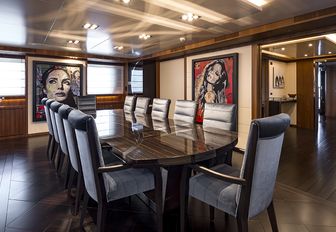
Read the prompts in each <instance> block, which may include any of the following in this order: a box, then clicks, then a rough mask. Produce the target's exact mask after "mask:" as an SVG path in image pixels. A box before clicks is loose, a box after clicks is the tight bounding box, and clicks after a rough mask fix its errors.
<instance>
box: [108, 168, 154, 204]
mask: <svg viewBox="0 0 336 232" xmlns="http://www.w3.org/2000/svg"><path fill="white" fill-rule="evenodd" d="M104 181H105V187H106V198H107V201H108V202H109V201H113V200H116V199H120V198H124V197H128V196H131V195H134V194H138V193H141V192H146V191H149V190H152V189H154V187H155V184H154V175H153V173H152V172H151V171H149V170H147V169H135V168H129V169H125V170H120V171H115V172H109V173H104Z"/></svg>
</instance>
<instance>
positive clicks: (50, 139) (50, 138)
mask: <svg viewBox="0 0 336 232" xmlns="http://www.w3.org/2000/svg"><path fill="white" fill-rule="evenodd" d="M51 141H52V136H51V134H49V138H48V146H47V158H48V159H49V157H50V156H49V153H50V147H51Z"/></svg>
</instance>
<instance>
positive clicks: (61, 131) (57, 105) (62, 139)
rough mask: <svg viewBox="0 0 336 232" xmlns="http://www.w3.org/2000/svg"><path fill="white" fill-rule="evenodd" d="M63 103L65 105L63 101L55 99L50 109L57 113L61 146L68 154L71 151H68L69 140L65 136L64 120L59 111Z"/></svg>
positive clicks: (56, 120)
mask: <svg viewBox="0 0 336 232" xmlns="http://www.w3.org/2000/svg"><path fill="white" fill-rule="evenodd" d="M62 105H63V104H62V103H59V102H57V101H55V102H53V103H51V105H50V109H51V110H52V111H53V112H54V115H55V122H56V127H57V134H58V139H59V143H60V146H61V150H62V152H63V153H64V154H66V155H68V154H69V152H68V145H67V141H66V138H65V131H64V125H63V120H62V118H61V116H60V115H59V113H58V110H59V108H60V107H61V106H62Z"/></svg>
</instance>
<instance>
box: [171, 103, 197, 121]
mask: <svg viewBox="0 0 336 232" xmlns="http://www.w3.org/2000/svg"><path fill="white" fill-rule="evenodd" d="M196 107H197V104H196V102H195V101H187V100H177V101H176V103H175V112H174V120H175V121H183V122H188V123H194V122H195V116H196Z"/></svg>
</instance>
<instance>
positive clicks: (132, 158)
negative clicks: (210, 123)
mask: <svg viewBox="0 0 336 232" xmlns="http://www.w3.org/2000/svg"><path fill="white" fill-rule="evenodd" d="M95 121H96V126H97V130H98V135H99V139H100V142H101V143H102V144H104V146H106V145H107V146H109V147H110V150H111V151H112V152H113V153H114V155H117V156H118V157H119V158H120V159H122V160H123V161H124V162H125V163H127V164H129V165H132V166H134V167H153V166H159V167H161V168H163V169H164V170H165V171H166V175H167V182H166V184H165V204H164V205H165V207H164V209H165V211H170V210H172V209H176V208H178V207H179V186H180V178H181V173H182V169H183V167H184V166H186V165H192V164H197V163H200V162H207V161H209V160H212V159H214V158H215V157H216V151H218V150H220V151H221V152H225V151H230V150H232V149H233V148H234V147H235V145H236V144H237V142H238V134H237V132H233V131H227V130H223V129H221V128H213V127H203V126H202V124H196V123H188V122H183V121H176V120H173V119H168V118H152V117H151V115H150V114H135V113H133V112H124V111H123V110H122V109H113V110H97V112H96V115H95Z"/></svg>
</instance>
